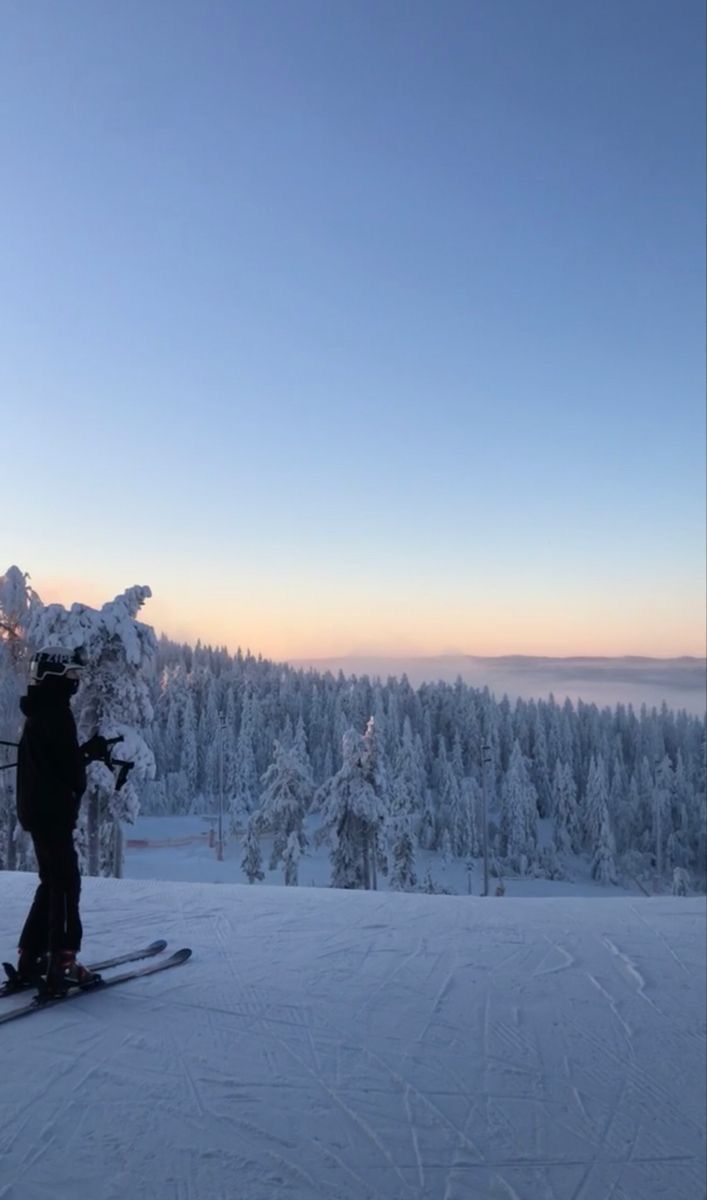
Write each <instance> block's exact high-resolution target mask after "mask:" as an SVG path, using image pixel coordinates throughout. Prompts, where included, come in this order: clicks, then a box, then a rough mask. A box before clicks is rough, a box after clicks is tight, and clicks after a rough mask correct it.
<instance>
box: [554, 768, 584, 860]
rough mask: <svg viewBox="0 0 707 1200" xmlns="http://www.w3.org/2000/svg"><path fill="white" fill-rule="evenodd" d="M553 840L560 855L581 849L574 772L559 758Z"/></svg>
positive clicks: (556, 770)
mask: <svg viewBox="0 0 707 1200" xmlns="http://www.w3.org/2000/svg"><path fill="white" fill-rule="evenodd" d="M552 817H553V831H552V840H553V844H554V847H555V850H556V851H557V853H558V854H572V853H577V852H578V851H579V849H580V842H581V837H580V831H579V818H578V814H577V788H576V787H575V782H574V779H573V777H572V770H571V768H570V767H569V765H568V764H567V763H564V762H561V761H560V759H559V758H558V760H557V762H556V763H555V771H554V774H553V777H552Z"/></svg>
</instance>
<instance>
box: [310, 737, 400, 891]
mask: <svg viewBox="0 0 707 1200" xmlns="http://www.w3.org/2000/svg"><path fill="white" fill-rule="evenodd" d="M367 735H368V740H367V739H366V737H361V735H360V734H359V733H357V732H356V730H355V729H348V730H347V731H346V733H345V734H344V736H343V738H342V757H343V762H342V765H341V768H340V769H339V770H338V771H337V773H336V774H335V775H332V776H331V778H330V779H327V780H326V781H325V782H324V783H323V784H322V785H321V787H320V788H319V789H318V790H317V792H316V795H315V798H314V805H313V808H314V811H315V812H320V813H321V827H320V829H319V830H318V832H317V837H316V841H317V844H318V845H322V843H324V842H327V843H328V844H329V846H330V847H331V886H332V887H336V888H371V887H372V886H373V881H374V877H375V862H376V858H377V855H378V850H379V840H380V835H381V831H382V828H383V825H384V823H385V815H386V813H385V806H384V799H383V797H382V796H381V795H380V794H379V793H378V791H377V790H376V781H377V779H379V778H380V777H379V776H377V773H376V772H377V766H376V762H375V757H374V756H373V755H374V752H373V750H372V747H373V746H374V744H375V743H374V726H373V725H372V724H369V728H368V729H367Z"/></svg>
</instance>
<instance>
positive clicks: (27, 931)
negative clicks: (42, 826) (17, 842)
mask: <svg viewBox="0 0 707 1200" xmlns="http://www.w3.org/2000/svg"><path fill="white" fill-rule="evenodd" d="M32 842H33V843H34V852H35V854H36V856H37V865H38V867H39V887H38V888H37V891H36V892H35V896H34V900H33V902H32V907H31V908H30V910H29V913H28V914H27V920H26V921H25V924H24V928H23V930H22V933H21V934H20V950H27V951H28V952H29V953H31V954H45V953H46V952H47V951H55V950H80V949H81V935H82V933H83V930H82V928H81V917H80V916H79V898H80V896H81V874H80V872H79V860H78V855H77V854H76V849H75V847H74V839H73V835H72V834H71V833H64V834H59V835H54V836H53V837H44V836H38V835H36V834H32Z"/></svg>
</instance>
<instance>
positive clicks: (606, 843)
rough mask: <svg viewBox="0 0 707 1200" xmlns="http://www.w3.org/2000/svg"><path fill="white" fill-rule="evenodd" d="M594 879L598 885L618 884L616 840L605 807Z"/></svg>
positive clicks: (596, 851)
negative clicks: (615, 855)
mask: <svg viewBox="0 0 707 1200" xmlns="http://www.w3.org/2000/svg"><path fill="white" fill-rule="evenodd" d="M592 879H596V881H597V883H605V884H606V883H614V884H615V883H617V882H618V880H617V878H616V863H615V862H614V838H613V836H612V833H611V829H610V827H609V810H608V808H607V807H606V805H605V806H604V809H603V811H602V814H601V818H600V825H599V836H598V838H597V843H596V849H595V851H594V855H593V857H592Z"/></svg>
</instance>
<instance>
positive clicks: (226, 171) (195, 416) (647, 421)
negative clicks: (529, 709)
mask: <svg viewBox="0 0 707 1200" xmlns="http://www.w3.org/2000/svg"><path fill="white" fill-rule="evenodd" d="M704 24H705V19H704V7H703V4H702V2H701V0H676V2H674V3H667V2H666V0H572V2H571V3H560V2H559V0H556V2H553V3H550V2H548V0H467V2H466V3H457V2H454V0H441V2H434V3H433V2H432V0H424V2H420V0H395V2H390V0H375V2H373V0H357V2H355V3H354V2H343V0H290V2H287V3H286V2H283V0H253V2H251V3H239V2H236V0H229V2H218V3H217V2H214V0H190V2H189V3H186V2H184V0H169V2H167V0H150V2H149V3H144V2H143V0H139V2H136V0H119V2H118V0H114V2H111V3H101V4H95V3H93V2H91V3H88V2H80V3H76V2H72V0H62V2H61V3H54V2H53V0H52V2H51V3H49V2H46V0H32V3H25V0H22V2H17V0H5V3H4V4H3V6H2V11H1V13H0V29H1V36H0V117H1V120H0V240H1V242H2V254H1V256H0V294H1V296H2V310H1V319H0V398H1V399H0V403H1V404H2V409H3V412H4V414H5V415H4V418H3V446H2V493H3V504H2V516H0V527H1V528H2V536H1V537H0V548H1V550H2V554H0V569H2V568H3V567H4V566H7V565H9V563H10V562H17V563H18V565H19V566H21V567H22V568H23V569H24V570H27V571H29V572H30V574H31V575H32V578H33V581H34V583H35V586H36V587H37V588H38V590H39V591H40V593H41V594H42V595H43V597H44V598H45V599H61V600H63V601H64V602H70V601H72V600H75V599H83V600H87V601H88V602H96V601H98V600H102V599H107V598H109V597H110V596H112V595H113V594H114V593H115V592H117V591H120V590H122V589H123V587H125V586H127V585H129V584H132V583H135V582H140V583H149V584H150V585H151V587H152V588H153V591H154V599H153V601H152V602H151V606H150V610H149V611H147V610H146V614H145V615H146V619H151V620H152V621H153V622H154V623H155V624H157V626H158V627H159V628H164V629H166V630H167V632H170V633H173V634H176V635H177V636H186V637H191V638H195V637H196V636H198V635H199V634H201V635H202V637H204V638H206V639H208V640H215V641H218V642H223V643H227V644H229V645H230V646H232V647H235V646H236V645H237V644H239V643H240V644H243V645H250V646H252V647H253V648H254V649H256V650H261V651H262V652H263V653H265V654H275V655H278V656H288V655H291V656H298V655H311V654H314V653H317V652H321V653H322V654H333V653H348V652H351V651H355V650H367V651H387V652H396V653H397V652H400V651H406V652H416V651H419V652H427V653H431V652H440V651H442V652H443V651H449V650H461V651H466V652H471V653H481V654H485V653H517V652H525V653H549V654H572V653H584V654H593V653H597V654H600V653H648V654H650V653H655V654H676V653H702V652H703V648H704V538H705V527H704V426H705V420H704V386H705V350H704V320H705V302H704V301H705V298H704V218H705V213H704V175H705V161H704V159H705V149H704V147H705V130H704V41H705V29H704Z"/></svg>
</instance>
